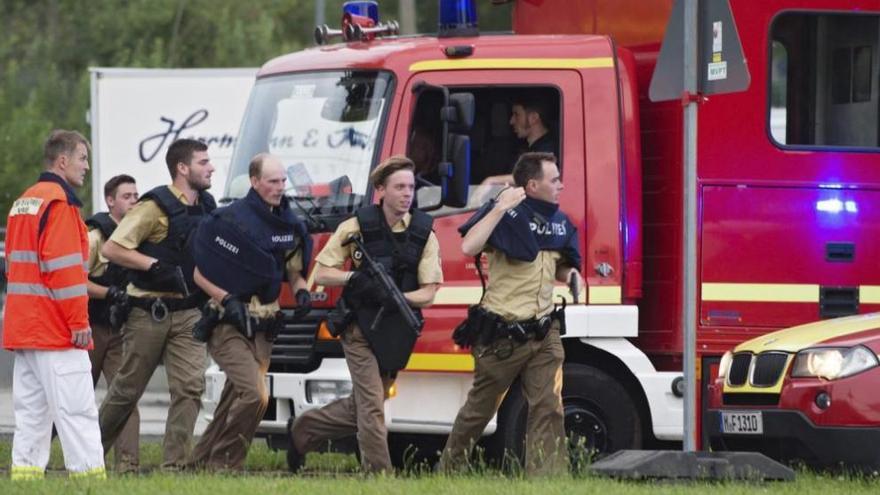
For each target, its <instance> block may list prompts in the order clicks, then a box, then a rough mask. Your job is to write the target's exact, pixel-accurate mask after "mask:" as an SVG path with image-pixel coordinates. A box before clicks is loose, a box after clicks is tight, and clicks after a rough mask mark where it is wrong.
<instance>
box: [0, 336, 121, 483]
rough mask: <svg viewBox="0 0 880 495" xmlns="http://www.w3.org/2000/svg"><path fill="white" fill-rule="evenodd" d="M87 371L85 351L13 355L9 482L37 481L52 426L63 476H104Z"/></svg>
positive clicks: (47, 459)
mask: <svg viewBox="0 0 880 495" xmlns="http://www.w3.org/2000/svg"><path fill="white" fill-rule="evenodd" d="M91 369H92V365H91V362H90V361H89V354H88V351H85V350H82V349H67V350H63V351H38V350H17V351H15V369H14V371H13V378H12V403H13V407H14V409H15V436H13V438H12V469H11V474H12V475H13V478H29V477H41V475H42V472H43V471H44V470H45V469H46V465H47V464H48V463H49V448H50V445H51V442H52V424H53V423H54V424H55V429H56V430H57V431H58V437H59V439H60V440H61V449H62V451H63V452H64V466H65V467H66V468H67V471H68V473H70V474H71V476H76V475H97V476H98V477H103V476H104V449H103V448H102V447H101V430H100V428H99V427H98V408H97V407H96V406H95V390H94V388H92V374H91ZM17 473H18V474H20V475H21V476H16V474H17ZM28 474H31V475H32V476H28Z"/></svg>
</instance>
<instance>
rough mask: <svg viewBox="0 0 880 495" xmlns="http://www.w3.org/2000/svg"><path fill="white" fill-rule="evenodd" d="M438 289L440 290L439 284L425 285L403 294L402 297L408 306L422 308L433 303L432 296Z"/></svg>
mask: <svg viewBox="0 0 880 495" xmlns="http://www.w3.org/2000/svg"><path fill="white" fill-rule="evenodd" d="M438 288H440V284H425V285H422V286H421V287H419V288H418V289H416V290H414V291H410V292H404V293H403V297H405V298H406V302H408V303H409V305H410V306H412V307H414V308H424V307H426V306H430V305H431V304H433V303H434V296H435V295H436V294H437V289H438Z"/></svg>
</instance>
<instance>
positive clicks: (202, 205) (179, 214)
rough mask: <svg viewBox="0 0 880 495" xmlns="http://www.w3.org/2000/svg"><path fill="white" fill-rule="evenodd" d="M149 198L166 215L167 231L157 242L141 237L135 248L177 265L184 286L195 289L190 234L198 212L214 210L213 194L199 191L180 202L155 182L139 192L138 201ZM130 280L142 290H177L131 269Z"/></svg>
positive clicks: (196, 222) (167, 189)
mask: <svg viewBox="0 0 880 495" xmlns="http://www.w3.org/2000/svg"><path fill="white" fill-rule="evenodd" d="M147 200H152V201H154V202H155V203H156V205H158V206H159V209H161V210H162V213H164V214H165V216H166V217H168V235H167V236H165V238H164V239H162V240H161V241H159V242H149V241H145V242H143V243H141V245H140V246H138V248H137V250H138V252H140V253H142V254H144V255H146V256H150V257H152V258H156V259H157V260H160V261H161V262H162V263H163V264H168V265H172V266H179V267H180V268H181V269H182V271H183V276H184V278H185V279H186V284H187V287H189V290H190V291H191V292H196V291H197V290H198V286H196V284H195V282H194V281H193V271H194V270H195V261H194V260H193V253H192V250H191V249H190V248H191V246H190V238H191V237H192V234H193V233H194V232H195V230H196V227H198V224H199V222H200V221H201V219H202V216H204V215H206V214H208V213H210V212H212V211H214V208H216V207H217V205H216V203H215V202H214V197H213V196H211V194H210V193H208V192H207V191H199V200H198V203H197V204H195V205H186V204H183V203H182V202H180V200H179V199H177V197H175V196H174V194H173V193H172V192H171V190H170V189H169V188H168V186H159V187H156V188H153V189H151V190H150V191H149V192H147V193H146V194H144V195H143V196H141V198H140V199H139V201H147ZM132 283H133V284H134V285H135V286H136V287H138V288H140V289H143V290H149V291H158V292H178V291H179V290H178V289H177V288H176V287H174V286H173V285H168V286H163V285H162V284H157V283H154V282H153V281H152V280H150V277H149V274H148V272H141V271H133V272H132Z"/></svg>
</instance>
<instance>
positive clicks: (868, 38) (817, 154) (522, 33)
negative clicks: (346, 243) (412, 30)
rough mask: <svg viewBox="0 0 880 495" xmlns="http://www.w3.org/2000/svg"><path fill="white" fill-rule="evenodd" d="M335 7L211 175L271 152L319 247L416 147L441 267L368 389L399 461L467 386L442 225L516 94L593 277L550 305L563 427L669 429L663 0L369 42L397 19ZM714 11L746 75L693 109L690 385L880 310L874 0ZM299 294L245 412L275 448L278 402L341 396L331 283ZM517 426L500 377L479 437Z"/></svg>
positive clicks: (507, 149) (671, 328)
mask: <svg viewBox="0 0 880 495" xmlns="http://www.w3.org/2000/svg"><path fill="white" fill-rule="evenodd" d="M349 3H350V4H353V5H351V6H350V7H351V9H353V10H350V12H349V15H348V16H346V17H345V22H344V27H345V29H344V30H343V33H344V36H345V37H346V38H347V40H346V41H342V42H339V43H334V44H328V45H324V46H319V47H315V48H310V49H307V50H303V51H300V52H296V53H292V54H288V55H284V56H281V57H278V58H276V59H273V60H271V61H269V62H267V63H266V64H265V65H264V66H263V67H262V69H261V70H260V71H259V74H258V76H257V81H256V85H255V87H254V89H253V93H252V95H251V99H250V103H249V105H248V109H247V112H246V115H245V117H244V120H243V123H242V128H241V134H240V136H239V139H238V141H237V145H236V151H235V156H234V157H233V163H232V165H231V169H230V172H229V177H230V179H229V182H228V188H227V190H228V192H229V193H230V195H235V194H241V191H240V189H241V188H240V187H236V186H239V185H241V183H242V182H243V179H241V178H240V177H241V176H246V175H247V163H248V160H249V158H250V157H251V156H253V155H254V154H255V153H257V152H261V151H270V152H272V153H275V154H277V155H279V156H281V157H282V159H283V161H284V163H285V165H286V166H287V167H288V176H289V179H290V180H289V182H290V185H291V188H292V190H291V194H292V195H293V196H294V197H295V200H294V201H295V203H296V207H297V209H298V210H299V211H301V213H302V214H303V216H304V217H306V218H307V219H308V221H309V223H310V226H311V229H312V231H313V233H314V236H315V241H316V249H320V248H321V247H322V245H323V243H324V242H325V241H326V239H327V237H328V233H329V232H332V230H333V229H334V228H335V226H336V225H338V224H339V222H341V221H342V220H343V219H345V218H347V217H348V216H350V215H351V214H352V213H353V211H354V210H355V209H356V208H358V207H360V206H363V205H366V204H369V203H371V202H372V201H373V195H372V193H373V191H372V190H371V188H370V187H369V186H368V184H367V176H368V174H369V171H370V170H371V168H372V167H373V166H375V165H376V164H377V163H378V162H379V161H380V160H382V159H383V158H385V157H387V156H390V155H393V154H398V153H402V154H407V155H409V156H411V157H413V158H414V159H415V161H416V162H417V165H418V168H419V173H420V176H421V177H422V179H423V180H422V181H421V182H422V185H423V187H421V188H420V189H419V191H418V205H419V207H420V208H422V209H424V210H426V211H430V213H431V214H432V215H434V217H435V222H434V228H435V232H436V234H437V237H438V238H439V241H440V246H441V253H442V263H443V272H444V276H445V283H444V285H443V287H442V288H441V289H440V291H439V292H438V294H437V297H436V300H435V304H434V305H433V306H432V307H430V308H428V309H426V310H425V311H424V316H425V319H426V324H425V328H424V330H423V332H422V334H421V336H420V338H419V340H418V343H417V344H416V348H415V352H414V354H413V356H412V359H411V360H410V362H409V365H408V366H407V368H406V370H404V371H402V372H401V373H400V376H399V378H398V380H397V383H396V390H394V391H392V395H393V398H392V399H390V400H389V401H388V402H387V405H386V421H387V424H388V427H389V431H390V432H391V438H390V442H391V444H392V450H393V451H394V452H395V454H396V457H398V459H399V458H400V457H401V456H402V452H403V450H404V446H406V445H414V446H416V447H419V448H421V449H422V450H423V451H425V450H428V451H431V450H434V449H436V448H437V446H438V445H439V446H442V440H443V438H444V437H445V435H446V434H447V433H448V432H449V431H450V429H451V425H452V421H453V419H454V417H455V414H456V412H457V411H458V409H459V407H460V406H461V404H462V403H463V402H464V399H465V396H466V394H467V391H468V389H469V387H470V384H471V380H472V369H473V360H472V358H471V356H470V354H468V352H467V351H464V350H462V349H459V348H457V347H456V346H455V345H454V344H453V342H452V340H451V333H452V329H453V328H454V327H455V326H456V324H457V323H458V322H460V321H461V320H462V319H463V318H464V316H465V312H466V308H467V305H469V304H474V303H476V302H477V301H478V300H479V299H480V294H481V288H480V281H479V278H478V275H477V271H476V269H475V268H476V267H475V264H474V260H473V259H472V258H469V257H467V256H465V255H463V254H462V252H461V249H460V236H459V234H458V232H457V231H456V229H457V228H458V226H460V225H461V224H462V223H463V222H464V221H465V220H466V219H467V218H468V217H469V216H470V215H471V214H472V213H473V211H474V210H475V209H476V208H477V207H478V206H479V205H480V204H481V203H482V202H483V201H484V200H485V199H486V198H488V197H491V194H492V193H493V190H492V188H491V187H487V186H483V185H481V183H482V181H483V179H484V178H485V177H487V176H489V175H492V174H495V173H498V172H499V171H502V172H503V171H504V170H509V168H510V167H511V166H512V163H513V162H514V161H515V158H516V153H517V152H518V149H519V146H520V143H517V142H516V139H515V136H513V135H512V133H511V130H510V127H509V124H508V119H509V116H510V102H511V100H512V99H513V98H514V96H515V95H520V94H523V93H528V94H530V95H533V96H537V97H540V98H541V99H542V101H544V102H546V103H547V104H548V106H549V107H550V109H551V111H550V115H549V116H548V119H547V120H548V121H549V122H550V124H551V128H552V130H553V132H554V135H555V136H556V138H557V139H558V149H559V150H560V156H559V159H560V166H561V172H562V176H563V182H564V185H565V190H564V192H563V193H562V200H561V203H562V208H563V210H564V211H565V212H566V213H567V214H568V215H569V216H570V217H571V219H572V220H573V221H574V222H575V224H576V225H578V227H579V236H580V247H581V252H582V254H583V255H584V256H583V258H584V264H583V266H582V267H581V268H582V273H583V275H584V278H585V280H586V283H587V287H586V290H585V291H584V292H583V293H582V294H581V295H580V300H578V301H572V302H571V303H570V304H569V305H568V308H567V321H568V334H567V335H566V336H565V338H564V343H565V351H566V364H565V372H564V390H563V395H564V401H565V414H566V417H565V422H566V427H567V429H568V431H569V433H570V434H571V435H572V438H573V439H574V441H575V442H577V443H579V444H581V445H584V447H585V448H586V449H589V450H590V451H595V452H600V453H604V452H611V451H615V450H618V449H622V448H638V447H642V446H647V445H655V444H656V443H657V442H658V441H660V442H662V441H680V440H681V438H682V407H683V401H682V391H683V384H682V315H681V309H680V308H681V307H682V304H681V303H682V297H683V296H682V268H683V257H682V218H683V213H682V209H683V206H682V203H683V194H682V174H683V164H682V107H681V104H680V103H679V102H666V103H652V102H651V101H650V100H649V99H648V97H647V93H648V86H649V83H650V80H651V77H652V73H653V70H654V66H655V63H656V60H657V56H658V51H659V47H660V42H661V41H662V38H663V33H664V29H665V26H666V23H667V20H668V17H669V15H670V12H671V10H672V0H581V1H578V2H568V1H563V0H516V2H515V5H514V6H513V33H505V34H491V35H481V34H479V33H478V32H477V31H476V24H475V22H473V20H472V19H470V18H469V17H467V16H466V15H464V14H467V13H469V12H472V11H473V10H474V9H473V5H469V2H450V3H451V4H453V5H452V6H450V3H447V2H443V3H442V4H441V8H440V25H441V26H440V28H441V29H440V32H439V33H437V34H431V35H418V36H393V35H392V36H383V34H389V33H393V31H394V26H393V25H389V24H383V23H382V22H381V20H379V19H368V20H365V19H364V17H360V16H359V15H351V14H352V13H354V14H365V16H366V17H369V16H370V15H372V9H373V7H372V6H371V5H367V4H372V3H373V2H349ZM730 4H731V9H732V13H733V17H734V19H735V21H736V29H737V30H738V32H739V36H740V38H741V40H742V45H743V52H744V54H745V57H746V59H747V60H748V65H749V70H750V72H751V85H750V87H749V88H748V90H747V91H744V92H740V93H735V94H726V95H717V96H713V97H711V98H709V99H708V100H707V101H704V102H703V103H702V104H701V105H700V113H699V125H698V136H699V138H698V148H697V163H698V169H697V173H698V191H697V198H698V216H697V218H698V221H699V227H698V234H699V239H698V259H697V263H698V267H697V268H698V269H697V276H698V301H697V303H698V315H699V316H698V318H699V321H698V322H697V353H698V356H697V369H696V370H693V371H695V372H696V373H697V377H698V391H699V392H700V396H701V398H700V400H701V401H705V398H706V396H707V394H705V393H703V391H704V390H705V386H706V385H707V384H709V383H710V382H711V381H712V379H713V378H714V376H715V374H716V373H717V369H718V363H719V361H720V359H721V356H722V355H723V354H724V353H725V351H727V350H728V349H731V348H732V347H733V346H735V345H736V344H738V343H740V342H743V341H744V340H747V339H749V338H752V337H755V336H758V335H762V334H765V333H767V332H770V331H772V330H776V329H779V328H782V327H787V326H791V325H795V324H801V323H805V322H809V321H814V320H819V319H823V318H829V317H834V316H842V315H849V314H856V313H863V312H868V311H872V310H876V309H878V307H880V306H878V305H880V285H870V284H872V283H875V284H880V281H878V278H880V277H878V275H880V272H878V268H877V266H876V262H875V260H876V259H878V257H880V247H878V246H877V245H875V244H873V243H871V242H870V236H872V234H871V232H874V233H875V234H874V235H875V236H876V234H877V229H878V227H880V212H875V211H874V210H873V209H872V208H871V207H870V204H871V203H872V201H874V200H876V197H877V194H878V192H877V188H878V187H880V155H878V153H877V152H878V151H880V150H878V136H880V127H878V107H880V105H878V102H880V99H878V98H880V97H878V67H880V58H878V56H880V43H878V33H880V25H878V19H880V17H878V15H880V5H878V3H877V1H876V0H773V1H765V2H755V1H752V0H730ZM358 9H362V10H358ZM444 9H452V10H446V11H444ZM449 12H453V14H449ZM458 14H462V15H458ZM725 29H733V26H725ZM317 34H318V36H319V38H321V40H322V41H323V40H324V39H325V38H326V36H328V35H332V34H334V33H333V31H332V30H329V29H326V28H325V29H323V30H319V32H318V33H317ZM707 49H708V48H707ZM703 69H705V68H703ZM703 69H701V70H703ZM441 115H444V116H446V120H443V119H441V118H440V116H441ZM471 116H472V117H473V118H471ZM444 146H445V147H444ZM236 189H239V190H236ZM878 211H880V210H878ZM310 282H313V281H310ZM311 290H312V291H313V292H312V297H313V301H314V303H315V306H316V308H317V309H316V310H314V311H313V312H312V314H311V315H310V317H309V318H308V319H307V320H305V321H299V322H293V321H290V322H289V323H288V324H287V325H286V327H285V329H284V331H283V332H282V333H281V335H280V336H279V338H278V340H277V341H276V343H275V347H274V351H273V356H272V364H271V367H270V373H269V378H268V380H269V385H270V390H271V403H270V407H269V410H268V412H267V414H266V416H265V418H264V420H263V422H262V424H261V426H260V433H261V434H263V435H265V436H267V437H268V440H269V442H270V445H274V446H279V447H284V445H285V443H286V437H285V424H286V422H287V420H288V418H289V417H291V416H296V415H298V414H301V413H302V412H303V411H305V410H308V409H310V408H314V407H319V406H321V405H323V404H325V403H327V402H329V401H331V400H334V399H336V398H338V397H340V396H344V395H346V394H348V393H350V389H351V384H350V381H349V376H348V371H347V368H346V366H345V363H344V360H343V357H342V354H341V351H340V346H339V344H338V342H336V341H334V340H333V339H332V338H331V337H330V336H329V334H328V333H327V332H326V325H325V323H324V318H326V314H327V311H329V309H330V308H332V306H333V303H334V301H335V299H336V298H337V297H338V295H339V291H338V290H337V289H335V288H334V289H331V288H325V287H321V286H317V285H314V284H312V289H311ZM568 294H569V292H568V290H567V288H565V287H562V286H560V287H558V291H556V296H557V297H560V298H564V297H569V296H568ZM284 297H285V300H287V301H290V296H289V294H285V296H284ZM208 381H209V387H208V399H209V400H211V399H216V397H218V396H219V390H220V388H221V387H222V381H223V376H222V373H220V371H219V370H217V369H216V367H212V368H211V370H209V373H208ZM525 422H526V404H525V403H524V398H523V396H522V394H521V393H520V390H519V387H518V386H516V385H515V386H513V387H512V388H511V390H510V392H509V394H508V395H507V397H506V399H505V401H504V403H503V404H502V406H501V409H500V411H499V413H498V415H497V417H496V418H495V419H494V420H493V421H492V422H491V423H490V424H489V426H488V428H487V430H486V432H485V434H486V443H487V446H488V447H489V448H490V451H493V450H494V451H495V452H498V451H499V450H498V449H502V448H507V449H512V450H513V451H515V452H521V450H522V441H523V433H524V430H525ZM432 442H433V443H432ZM703 442H705V443H704V445H708V443H707V440H705V439H704V440H703Z"/></svg>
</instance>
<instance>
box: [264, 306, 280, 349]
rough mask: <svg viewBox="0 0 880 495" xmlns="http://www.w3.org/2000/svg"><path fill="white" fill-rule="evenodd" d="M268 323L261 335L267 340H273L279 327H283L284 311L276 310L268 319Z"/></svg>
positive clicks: (278, 332) (278, 331)
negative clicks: (273, 315)
mask: <svg viewBox="0 0 880 495" xmlns="http://www.w3.org/2000/svg"><path fill="white" fill-rule="evenodd" d="M269 322H270V323H269V324H268V325H267V326H266V327H265V329H264V330H263V337H265V339H266V340H267V341H269V342H275V339H277V338H278V334H280V333H281V329H282V328H284V312H283V311H276V312H275V317H274V318H272V319H271V320H269Z"/></svg>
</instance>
